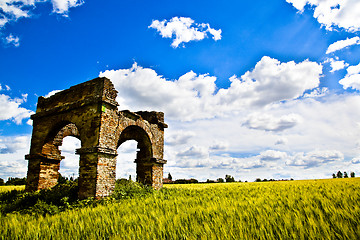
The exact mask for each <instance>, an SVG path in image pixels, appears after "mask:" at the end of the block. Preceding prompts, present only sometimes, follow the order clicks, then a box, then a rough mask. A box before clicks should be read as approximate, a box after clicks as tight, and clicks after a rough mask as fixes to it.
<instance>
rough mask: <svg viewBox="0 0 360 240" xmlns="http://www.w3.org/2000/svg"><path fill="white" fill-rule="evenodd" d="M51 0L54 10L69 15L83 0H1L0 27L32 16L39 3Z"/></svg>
mask: <svg viewBox="0 0 360 240" xmlns="http://www.w3.org/2000/svg"><path fill="white" fill-rule="evenodd" d="M44 2H51V4H52V5H53V12H55V13H57V14H61V15H63V16H65V17H67V16H68V12H69V9H70V8H73V7H77V6H80V5H82V4H83V3H84V1H83V0H51V1H50V0H1V1H0V29H1V28H2V27H4V26H5V25H6V24H7V23H9V22H13V21H17V20H18V19H19V18H30V17H32V13H31V10H32V9H34V8H35V7H36V5H37V4H39V3H44Z"/></svg>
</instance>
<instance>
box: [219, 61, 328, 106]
mask: <svg viewBox="0 0 360 240" xmlns="http://www.w3.org/2000/svg"><path fill="white" fill-rule="evenodd" d="M321 73H322V66H321V64H318V63H315V62H311V61H308V60H305V61H303V62H301V63H295V62H293V61H290V62H287V63H281V62H280V61H279V60H277V59H274V58H270V57H267V56H265V57H263V58H262V59H261V60H260V61H259V62H258V63H257V64H256V66H255V68H254V69H253V70H252V71H248V72H246V73H245V74H244V75H243V76H241V78H240V79H239V78H237V77H235V76H233V77H232V78H231V79H230V80H231V86H230V88H228V89H220V90H219V92H218V94H217V95H218V97H219V99H220V102H221V103H222V104H224V105H228V104H230V106H231V105H234V104H236V105H243V104H247V105H251V106H265V105H267V104H271V103H274V102H278V101H283V100H291V99H295V98H298V97H300V96H302V95H303V94H304V92H305V91H307V90H310V89H313V88H316V87H318V85H319V83H320V80H319V78H320V75H321Z"/></svg>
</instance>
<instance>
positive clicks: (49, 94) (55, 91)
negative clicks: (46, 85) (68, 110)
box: [44, 90, 62, 98]
mask: <svg viewBox="0 0 360 240" xmlns="http://www.w3.org/2000/svg"><path fill="white" fill-rule="evenodd" d="M61 91H62V90H53V91H51V92H49V93H48V94H46V95H45V96H44V97H45V98H48V97H51V96H52V95H55V94H56V93H58V92H61Z"/></svg>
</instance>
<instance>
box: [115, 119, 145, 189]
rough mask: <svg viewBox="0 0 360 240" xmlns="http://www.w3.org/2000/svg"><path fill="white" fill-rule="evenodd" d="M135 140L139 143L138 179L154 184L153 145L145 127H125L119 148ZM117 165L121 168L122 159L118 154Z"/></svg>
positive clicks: (137, 153)
mask: <svg viewBox="0 0 360 240" xmlns="http://www.w3.org/2000/svg"><path fill="white" fill-rule="evenodd" d="M134 140H135V142H136V143H137V148H136V157H135V163H136V181H137V182H140V183H143V184H145V185H151V184H152V176H151V174H149V173H151V171H150V170H149V169H150V168H151V165H149V164H150V162H151V158H152V145H151V141H150V137H149V136H148V134H147V133H146V131H145V130H144V129H142V128H141V127H138V126H128V127H127V128H125V129H124V130H123V131H122V132H121V134H120V138H119V142H118V149H119V146H120V145H122V144H126V142H128V141H131V143H129V144H134ZM117 167H119V168H121V167H122V165H121V159H120V158H119V156H118V160H117Z"/></svg>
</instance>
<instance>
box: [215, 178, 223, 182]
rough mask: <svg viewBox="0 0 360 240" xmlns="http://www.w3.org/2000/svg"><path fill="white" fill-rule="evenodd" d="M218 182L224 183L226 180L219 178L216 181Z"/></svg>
mask: <svg viewBox="0 0 360 240" xmlns="http://www.w3.org/2000/svg"><path fill="white" fill-rule="evenodd" d="M216 181H217V182H224V179H223V178H218V179H216Z"/></svg>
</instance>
